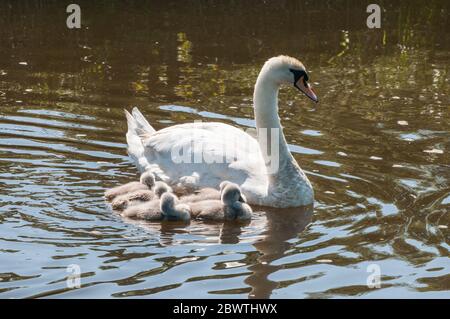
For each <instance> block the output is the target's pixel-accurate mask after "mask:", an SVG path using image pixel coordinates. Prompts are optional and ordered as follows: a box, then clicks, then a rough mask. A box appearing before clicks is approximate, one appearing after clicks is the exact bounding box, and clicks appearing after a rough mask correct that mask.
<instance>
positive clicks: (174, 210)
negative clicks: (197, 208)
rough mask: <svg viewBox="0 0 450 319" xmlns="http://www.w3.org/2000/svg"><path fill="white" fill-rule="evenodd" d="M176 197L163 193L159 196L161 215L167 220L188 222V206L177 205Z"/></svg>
mask: <svg viewBox="0 0 450 319" xmlns="http://www.w3.org/2000/svg"><path fill="white" fill-rule="evenodd" d="M177 202H178V199H177V197H176V196H175V195H174V194H172V193H164V194H163V195H162V196H161V202H160V207H161V211H162V212H163V215H164V216H165V217H166V218H167V219H168V220H183V221H189V220H190V219H191V214H190V209H189V206H188V205H184V204H178V205H177Z"/></svg>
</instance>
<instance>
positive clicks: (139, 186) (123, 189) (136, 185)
mask: <svg viewBox="0 0 450 319" xmlns="http://www.w3.org/2000/svg"><path fill="white" fill-rule="evenodd" d="M154 186H155V176H154V175H153V174H152V173H150V172H144V173H143V174H142V175H141V177H140V181H139V182H130V183H127V184H124V185H120V186H117V187H113V188H111V189H108V190H107V191H106V192H105V199H106V200H107V201H108V202H112V201H113V200H114V199H115V198H116V197H118V196H121V195H124V194H129V193H131V192H134V191H139V190H150V189H152V188H153V187H154Z"/></svg>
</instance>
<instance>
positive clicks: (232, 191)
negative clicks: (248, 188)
mask: <svg viewBox="0 0 450 319" xmlns="http://www.w3.org/2000/svg"><path fill="white" fill-rule="evenodd" d="M221 198H222V203H224V204H225V205H233V204H234V203H235V202H242V203H245V198H244V197H243V196H242V193H241V189H240V188H239V186H237V185H236V184H234V183H229V184H228V185H226V186H225V187H224V188H223V190H222V192H221Z"/></svg>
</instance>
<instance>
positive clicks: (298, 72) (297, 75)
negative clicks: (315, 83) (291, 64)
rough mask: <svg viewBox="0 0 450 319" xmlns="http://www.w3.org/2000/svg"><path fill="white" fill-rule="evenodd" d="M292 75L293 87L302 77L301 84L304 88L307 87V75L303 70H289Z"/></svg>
mask: <svg viewBox="0 0 450 319" xmlns="http://www.w3.org/2000/svg"><path fill="white" fill-rule="evenodd" d="M289 71H291V72H292V73H293V74H294V85H295V84H296V83H297V82H298V80H299V79H300V78H301V77H302V76H303V84H305V86H308V85H307V84H306V82H307V81H308V80H309V78H308V73H306V71H304V70H296V69H289Z"/></svg>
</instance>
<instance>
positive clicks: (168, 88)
mask: <svg viewBox="0 0 450 319" xmlns="http://www.w3.org/2000/svg"><path fill="white" fill-rule="evenodd" d="M77 3H78V4H80V6H81V9H82V26H83V28H82V29H81V30H68V29H67V28H66V26H65V20H66V17H67V14H66V13H65V6H64V5H63V4H62V3H60V2H59V1H2V2H1V4H0V43H1V45H0V196H1V197H0V298H22V297H60V298H66V297H67V298H69V297H70V298H74V297H86V298H98V297H103V298H104V297H119V298H122V297H146V298H159V297H176V298H178V297H180V298H183V297H184V298H187V297H189V298H191V297H198V298H201V297H205V298H215V297H216V298H217V297H224V298H249V297H259V298H262V297H264V298H267V297H271V298H282V297H285V298H336V297H363V298H374V297H384V298H398V297H403V298H409V297H412V298H421V297H422V298H430V297H438V298H448V297H449V290H450V260H449V250H450V237H449V234H450V233H449V230H448V227H449V226H450V225H449V224H450V216H449V213H450V156H449V150H450V133H449V132H450V107H449V105H450V103H449V102H450V99H449V93H450V92H449V91H450V90H449V77H450V76H449V61H450V53H449V44H450V28H449V21H448V9H449V8H448V7H449V5H448V2H447V1H428V2H423V1H400V2H398V3H397V4H395V5H392V4H390V2H384V1H383V2H381V1H380V3H379V4H380V5H381V6H382V7H383V10H384V11H383V13H382V27H381V29H378V30H375V29H368V28H367V27H366V17H367V15H368V14H367V13H366V5H367V3H369V2H367V3H366V2H364V1H332V2H331V1H330V2H328V1H321V2H319V3H315V2H314V3H313V2H311V3H306V2H302V1H277V2H273V3H272V2H268V3H262V2H261V3H253V2H246V1H231V2H229V3H228V4H225V3H224V2H222V1H220V2H219V1H206V2H198V1H184V2H181V3H179V2H172V1H165V2H162V3H157V2H141V1H128V2H126V3H121V2H118V1H96V4H92V3H91V2H88V1H79V2H77ZM278 54H288V55H292V56H294V57H297V58H299V59H300V60H301V61H303V62H304V64H305V65H306V67H307V68H308V70H309V72H310V80H311V82H312V84H313V85H314V87H315V89H316V92H317V94H318V95H319V97H320V103H319V104H317V105H313V104H311V103H310V102H308V101H307V100H306V99H305V98H304V97H303V96H300V95H299V94H297V92H296V91H294V90H293V89H292V88H285V89H283V90H282V91H281V96H280V117H281V119H282V123H283V125H284V131H285V134H286V137H287V140H288V142H289V143H290V145H291V150H292V152H293V153H294V156H295V157H296V159H297V161H298V162H299V164H300V165H301V166H302V168H303V169H304V170H305V172H306V173H307V175H308V177H309V178H310V180H311V182H312V184H313V186H314V189H315V193H316V203H315V208H314V211H313V212H312V211H304V210H303V211H302V210H300V211H299V210H292V211H289V212H283V213H280V212H277V211H276V210H274V211H267V212H265V211H262V212H261V211H258V212H256V214H255V218H254V219H253V221H252V222H251V224H249V225H245V226H238V225H228V224H225V225H222V224H217V225H205V224H202V223H192V224H190V225H189V226H180V225H175V226H171V225H167V224H166V225H161V224H155V223H154V224H148V223H129V222H125V221H123V220H121V219H120V218H119V217H118V216H116V215H114V214H112V213H111V211H110V210H109V209H108V207H107V206H106V205H105V203H104V201H103V198H102V195H103V192H104V190H105V189H106V188H108V187H112V186H115V185H118V184H120V183H125V182H128V181H131V180H135V179H136V178H137V171H136V169H135V168H134V166H133V164H132V163H131V161H130V159H129V158H128V157H127V155H126V150H125V147H126V144H125V143H126V142H125V132H126V121H125V117H124V114H123V109H124V108H126V109H131V108H132V107H133V106H138V107H139V108H140V109H141V110H142V111H143V113H144V114H145V115H146V117H147V118H148V119H149V121H150V122H151V123H152V124H154V126H155V127H156V128H163V127H166V126H168V125H172V124H175V123H184V122H191V121H194V120H200V119H201V120H203V121H208V120H211V121H212V120H214V121H216V120H219V121H223V122H225V123H228V124H232V125H236V126H238V127H243V128H245V127H248V126H253V109H252V100H251V98H252V92H253V85H254V82H255V80H256V76H257V74H258V72H259V69H260V67H261V66H262V64H263V63H264V61H265V60H266V59H268V58H269V57H271V56H274V55H278ZM71 264H76V265H79V266H80V267H81V272H82V278H81V288H79V289H69V288H68V287H67V285H66V278H67V276H68V273H67V272H66V269H67V267H68V266H69V265H71ZM372 264H375V265H377V266H378V267H379V269H380V272H381V287H380V288H369V287H368V286H367V284H366V280H367V277H368V276H369V275H370V273H368V272H367V269H368V266H370V265H372Z"/></svg>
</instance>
